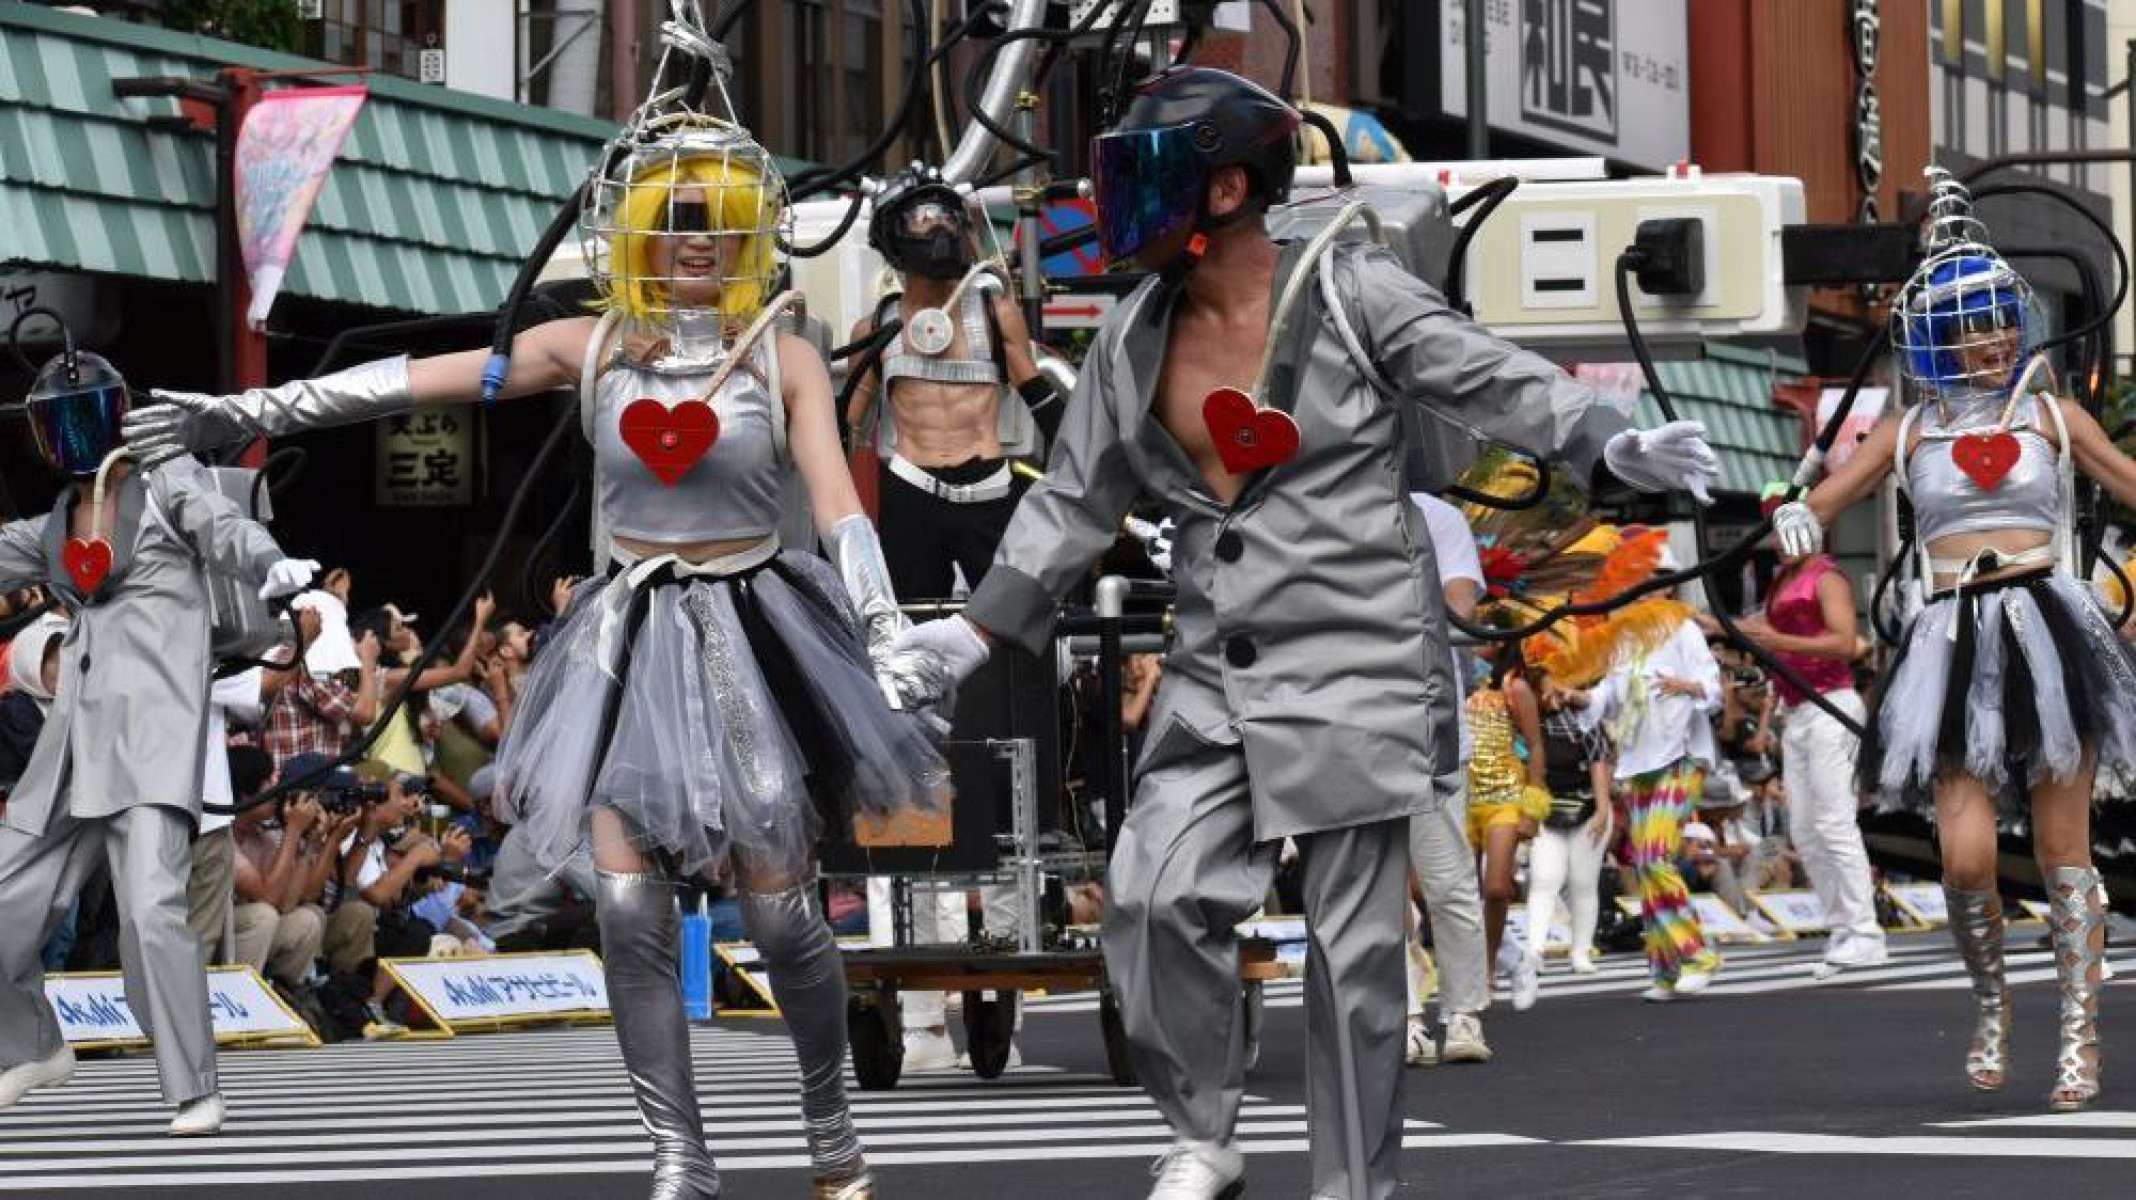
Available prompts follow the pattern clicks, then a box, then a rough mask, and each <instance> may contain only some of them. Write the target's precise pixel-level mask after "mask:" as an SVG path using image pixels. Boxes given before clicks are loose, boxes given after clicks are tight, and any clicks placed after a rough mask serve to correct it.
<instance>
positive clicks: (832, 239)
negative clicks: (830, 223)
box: [779, 191, 867, 258]
mask: <svg viewBox="0 0 2136 1200" xmlns="http://www.w3.org/2000/svg"><path fill="white" fill-rule="evenodd" d="M865 199H867V197H866V196H865V195H863V194H862V193H860V192H857V191H856V192H854V193H853V200H852V203H850V204H848V205H846V214H845V218H844V219H843V220H841V221H839V222H838V227H837V228H836V229H833V230H831V231H830V232H829V233H827V234H825V235H824V238H823V240H822V241H820V242H817V243H815V244H814V245H812V246H794V245H788V244H787V243H786V242H784V241H781V242H780V243H779V249H781V250H784V251H786V252H787V253H788V254H790V255H792V256H793V257H795V258H814V257H816V256H817V255H819V254H822V253H824V252H825V251H827V250H829V249H831V248H832V247H834V246H836V245H837V244H838V242H839V240H840V239H841V238H843V237H845V235H846V232H847V231H848V230H850V229H852V228H853V222H855V221H857V220H859V219H860V205H861V201H863V200H865Z"/></svg>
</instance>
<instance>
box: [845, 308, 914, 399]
mask: <svg viewBox="0 0 2136 1200" xmlns="http://www.w3.org/2000/svg"><path fill="white" fill-rule="evenodd" d="M904 327H905V322H904V321H903V320H902V319H901V318H898V317H892V318H890V319H889V320H887V321H885V322H883V325H882V328H880V329H877V330H876V331H875V332H873V333H871V334H869V335H868V336H867V337H865V338H862V339H861V340H860V341H859V342H856V343H854V347H856V349H855V353H857V354H860V355H861V356H862V357H861V358H860V361H858V362H855V363H854V364H853V365H851V366H849V367H847V368H846V381H845V386H844V387H841V388H839V389H838V408H837V412H838V420H839V422H840V423H841V424H843V423H844V421H845V415H846V413H848V412H850V411H851V410H852V404H853V397H854V396H855V395H856V394H858V393H859V391H860V381H861V380H863V379H865V378H867V377H868V375H870V374H871V373H873V372H874V371H875V369H876V367H877V365H878V364H880V363H881V362H882V358H883V350H884V349H885V348H886V347H888V346H889V345H890V340H891V339H892V338H894V337H896V336H897V331H898V330H900V329H903V328H904ZM840 349H846V347H840ZM839 357H844V356H842V355H841V356H839Z"/></svg>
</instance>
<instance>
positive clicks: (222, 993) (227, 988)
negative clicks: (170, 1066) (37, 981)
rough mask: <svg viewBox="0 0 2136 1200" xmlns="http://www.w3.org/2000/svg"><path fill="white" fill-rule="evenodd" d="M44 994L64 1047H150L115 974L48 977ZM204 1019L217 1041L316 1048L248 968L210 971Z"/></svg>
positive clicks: (301, 1025)
mask: <svg viewBox="0 0 2136 1200" xmlns="http://www.w3.org/2000/svg"><path fill="white" fill-rule="evenodd" d="M44 989H45V999H46V1000H48V1001H50V1002H51V1004H52V1011H53V1013H54V1014H56V1015H57V1016H58V1017H59V1032H60V1036H62V1037H64V1038H66V1040H67V1044H68V1045H70V1046H79V1045H85V1044H86V1045H114V1044H128V1043H131V1044H136V1045H143V1046H145V1045H147V1044H148V1041H149V1039H148V1035H147V1034H145V1033H143V1032H141V1023H140V1022H139V1021H138V1020H136V1019H135V1018H134V1014H133V1010H132V1009H131V1008H129V1007H127V1005H126V985H125V982H124V981H123V980H122V979H121V978H120V977H119V973H118V972H116V971H94V972H85V973H82V974H78V975H47V976H45V982H44ZM208 1015H209V1017H210V1018H211V1019H212V1020H213V1022H214V1026H215V1040H216V1041H218V1042H247V1041H263V1040H267V1039H280V1038H289V1039H292V1040H296V1041H303V1042H309V1043H311V1044H313V1045H317V1044H318V1039H317V1038H316V1037H315V1036H313V1034H312V1031H311V1027H310V1026H308V1025H306V1024H305V1023H304V1021H303V1019H302V1018H300V1017H298V1016H297V1015H296V1014H295V1013H293V1012H291V1011H289V1009H288V1008H287V1007H285V1006H284V1005H283V1004H282V1001H281V999H280V998H279V997H277V996H276V995H275V994H274V992H273V990H272V989H270V988H269V987H268V986H267V984H266V982H265V981H263V980H262V979H261V978H260V977H259V975H258V974H257V973H255V972H254V971H253V970H252V968H251V967H216V968H213V969H211V970H210V971H209V972H208Z"/></svg>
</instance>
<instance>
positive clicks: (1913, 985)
mask: <svg viewBox="0 0 2136 1200" xmlns="http://www.w3.org/2000/svg"><path fill="white" fill-rule="evenodd" d="M2034 940H2035V939H2034V936H2033V935H2032V934H2031V933H2029V932H2027V931H2026V930H2024V929H2023V928H2022V927H2021V928H2020V929H2019V930H2018V931H2017V932H2015V933H2014V934H2013V936H2012V938H2011V941H2010V947H2009V958H2008V966H2009V979H2010V982H2011V983H2012V984H2013V985H2014V984H2026V983H2042V982H2046V981H2049V980H2052V979H2053V978H2054V958H2053V956H2052V955H2051V954H2050V953H2049V952H2048V951H2046V950H2045V949H2039V948H2035V947H2034V945H2033V943H2034ZM1824 945H1825V944H1824V942H1823V940H1821V939H1817V938H1805V939H1802V940H1800V941H1795V942H1788V943H1782V944H1780V945H1767V946H1739V947H1726V948H1724V949H1723V950H1722V958H1723V960H1724V966H1723V968H1722V971H1721V975H1720V978H1719V979H1718V980H1716V981H1715V982H1714V984H1713V985H1712V986H1711V987H1710V988H1708V989H1707V991H1706V993H1705V994H1706V995H1707V996H1756V995H1765V994H1768V993H1772V992H1789V991H1807V990H1810V989H1825V988H1841V989H1844V988H1862V989H1867V990H1877V991H1885V990H1889V991H1920V990H1934V989H1950V988H1964V987H1966V986H1968V984H1967V982H1966V975H1965V965H1964V964H1963V963H1961V962H1959V961H1958V952H1957V950H1956V949H1954V948H1953V947H1952V945H1951V943H1950V941H1949V940H1948V939H1947V938H1945V937H1943V936H1941V935H1938V936H1935V937H1932V938H1929V937H1924V938H1908V939H1904V940H1894V942H1893V943H1892V946H1891V961H1890V962H1888V963H1886V964H1884V965H1883V966H1880V967H1860V968H1853V969H1849V970H1846V971H1842V972H1840V973H1839V974H1838V975H1835V976H1833V977H1832V978H1830V979H1818V978H1816V976H1815V974H1814V972H1815V970H1816V967H1817V964H1818V963H1819V961H1821V960H1822V958H1823V956H1824ZM2107 961H2108V963H2109V964H2110V965H2112V966H2113V967H2114V969H2115V971H2116V973H2117V975H2116V978H2115V979H2114V980H2113V982H2115V983H2122V984H2126V983H2136V947H2130V948H2127V949H2120V948H2116V949H2114V950H2112V951H2110V952H2109V953H2108V955H2107ZM1597 966H1599V967H1600V969H1599V970H1597V971H1596V972H1595V973H1594V974H1592V975H1574V974H1572V973H1571V971H1570V970H1568V969H1567V967H1566V966H1565V962H1564V960H1563V959H1554V960H1552V961H1551V962H1549V963H1548V964H1546V966H1545V967H1544V971H1543V977H1542V989H1541V999H1542V1002H1544V1003H1548V1002H1549V1000H1550V999H1551V998H1552V997H1570V996H1608V995H1635V994H1637V993H1639V992H1642V991H1644V990H1646V987H1647V982H1648V980H1647V968H1646V960H1645V959H1644V958H1643V957H1641V956H1640V955H1638V954H1614V955H1609V956H1607V957H1604V958H1601V959H1598V960H1597ZM1495 994H1496V996H1497V997H1498V999H1499V1000H1501V1001H1503V1000H1505V999H1506V997H1507V994H1508V993H1507V991H1506V987H1505V981H1504V979H1503V978H1500V979H1499V980H1498V982H1497V987H1496V991H1495ZM1263 1003H1264V1004H1265V1005H1266V1006H1267V1007H1269V1008H1298V1007H1302V1006H1303V1005H1304V1004H1305V992H1304V983H1303V981H1301V980H1296V979H1279V980H1273V981H1271V982H1269V983H1267V984H1266V985H1264V1000H1263ZM1025 1007H1026V1009H1027V1010H1028V1011H1031V1012H1053V1013H1080V1012H1096V1011H1097V1008H1098V999H1097V994H1096V993H1094V992H1070V993H1065V994H1061V995H1054V996H1039V997H1034V998H1030V999H1028V1000H1026V1001H1025Z"/></svg>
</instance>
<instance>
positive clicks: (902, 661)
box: [890, 616, 993, 703]
mask: <svg viewBox="0 0 2136 1200" xmlns="http://www.w3.org/2000/svg"><path fill="white" fill-rule="evenodd" d="M992 653H993V651H992V650H991V649H990V648H988V646H987V644H986V639H985V638H982V637H980V636H979V631H978V629H977V628H975V627H974V626H973V625H972V623H971V622H970V621H967V620H965V619H964V618H963V617H961V616H956V617H943V618H940V619H939V620H934V621H922V622H920V623H919V624H917V625H914V626H913V627H912V628H910V629H907V630H906V631H905V632H904V633H902V634H900V635H899V636H898V639H897V643H896V645H894V646H893V647H891V655H890V662H891V663H892V664H895V666H893V667H892V668H891V671H892V673H893V674H894V675H895V674H899V672H898V670H897V667H900V666H905V665H906V664H908V663H909V664H915V665H917V664H925V665H926V666H927V667H928V668H932V669H931V670H929V671H926V672H925V676H927V678H926V680H925V682H926V683H928V684H929V685H931V686H933V687H935V688H938V689H939V690H938V691H937V692H936V693H935V694H934V695H930V696H924V697H921V696H913V697H910V698H909V699H908V703H909V702H910V700H915V699H916V700H920V701H921V702H923V703H932V702H934V701H938V700H940V699H941V698H942V697H943V696H944V695H947V694H948V693H949V692H952V691H954V690H955V689H956V686H957V685H958V684H960V683H963V682H964V681H965V680H966V679H969V678H971V675H972V672H974V671H976V670H978V669H979V668H980V667H981V666H984V665H985V663H986V660H987V658H988V657H989V656H991V655H992ZM906 673H908V674H911V675H913V676H915V677H917V676H919V675H920V674H921V673H920V672H917V671H912V670H911V669H910V668H907V672H906ZM899 682H900V683H901V684H902V683H904V682H905V679H903V678H900V679H899ZM900 690H901V691H902V690H904V689H902V688H901V689H900Z"/></svg>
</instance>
